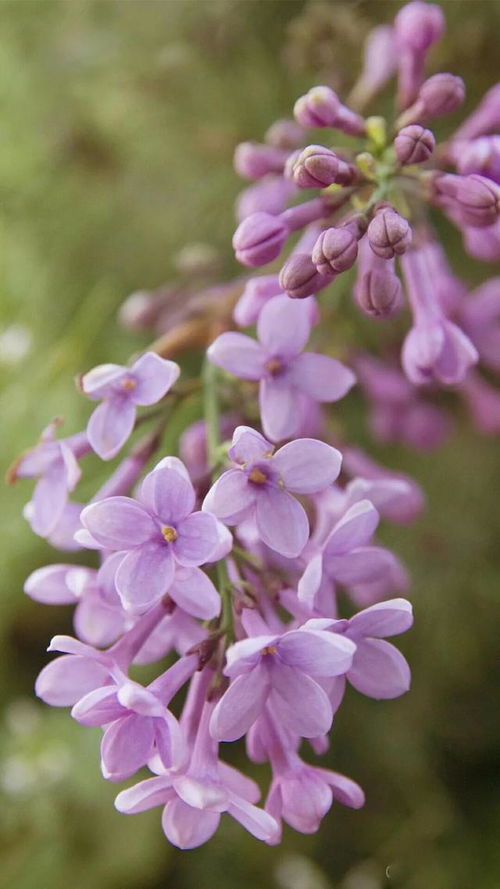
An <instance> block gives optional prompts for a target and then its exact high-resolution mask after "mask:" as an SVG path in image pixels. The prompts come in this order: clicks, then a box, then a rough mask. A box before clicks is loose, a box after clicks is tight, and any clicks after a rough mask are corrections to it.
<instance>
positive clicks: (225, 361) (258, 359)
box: [207, 332, 266, 380]
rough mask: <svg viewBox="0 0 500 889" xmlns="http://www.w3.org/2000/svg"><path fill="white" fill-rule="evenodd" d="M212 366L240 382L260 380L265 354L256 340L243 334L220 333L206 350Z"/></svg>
mask: <svg viewBox="0 0 500 889" xmlns="http://www.w3.org/2000/svg"><path fill="white" fill-rule="evenodd" d="M207 358H208V359H209V361H211V362H212V364H216V365H217V366H218V367H222V368H223V369H224V370H227V371H229V373H232V374H234V375H235V376H236V377H240V379H242V380H260V378H261V377H262V375H263V373H264V365H265V362H266V353H265V351H264V349H263V348H262V346H261V345H260V343H258V342H257V340H254V339H252V337H250V336H246V335H245V334H244V333H231V332H229V333H221V335H220V336H218V337H217V339H216V340H215V341H214V342H213V343H212V345H211V346H209V348H208V349H207Z"/></svg>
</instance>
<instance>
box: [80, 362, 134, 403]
mask: <svg viewBox="0 0 500 889" xmlns="http://www.w3.org/2000/svg"><path fill="white" fill-rule="evenodd" d="M126 373H127V368H126V367H122V365H120V364H99V365H98V366H97V367H93V368H92V370H89V372H88V373H86V374H84V375H83V377H82V378H81V380H80V385H81V387H82V389H83V391H84V393H85V395H87V396H88V397H89V398H91V399H92V400H93V401H100V399H101V398H107V396H108V395H111V394H112V393H113V392H115V391H116V385H117V383H119V381H120V379H121V378H122V377H124V376H125V375H126Z"/></svg>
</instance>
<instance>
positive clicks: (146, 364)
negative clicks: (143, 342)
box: [130, 352, 181, 405]
mask: <svg viewBox="0 0 500 889" xmlns="http://www.w3.org/2000/svg"><path fill="white" fill-rule="evenodd" d="M130 370H131V373H132V375H133V378H134V381H135V384H136V385H135V388H134V389H132V391H131V393H130V394H131V399H132V401H134V402H135V403H136V404H141V405H146V404H155V402H157V401H159V400H160V398H163V396H164V395H165V394H166V393H167V392H168V390H169V389H171V387H172V386H173V385H174V383H175V382H176V381H177V379H178V378H179V374H180V372H181V371H180V367H179V365H178V364H176V363H175V361H168V360H167V359H166V358H160V356H159V355H157V354H156V352H146V354H145V355H141V357H140V358H138V359H137V361H136V362H135V363H134V364H133V365H132V367H131V369H130Z"/></svg>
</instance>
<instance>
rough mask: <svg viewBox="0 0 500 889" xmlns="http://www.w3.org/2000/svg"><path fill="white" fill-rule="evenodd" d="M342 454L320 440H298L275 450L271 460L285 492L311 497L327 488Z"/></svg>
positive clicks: (335, 472)
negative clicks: (283, 484)
mask: <svg viewBox="0 0 500 889" xmlns="http://www.w3.org/2000/svg"><path fill="white" fill-rule="evenodd" d="M341 464H342V454H341V453H340V451H337V449H336V448H332V447H331V446H330V445H328V444H326V443H325V442H324V441H316V439H314V438H301V439H299V440H298V441H290V442H289V443H288V444H286V445H283V447H282V448H280V449H279V450H278V451H276V453H275V455H274V457H273V458H272V465H273V468H276V469H277V470H278V472H279V474H280V475H281V478H282V479H283V481H284V483H285V486H286V487H287V489H288V490H289V491H294V492H296V493H297V494H314V493H316V492H318V491H322V490H324V489H325V488H327V487H328V486H329V485H331V484H332V483H333V482H334V481H335V479H336V478H338V475H339V472H340V467H341Z"/></svg>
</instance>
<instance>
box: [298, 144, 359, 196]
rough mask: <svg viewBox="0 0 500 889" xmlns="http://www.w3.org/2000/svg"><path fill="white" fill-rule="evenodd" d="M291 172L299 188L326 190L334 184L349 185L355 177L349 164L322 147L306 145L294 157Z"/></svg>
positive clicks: (353, 170)
mask: <svg viewBox="0 0 500 889" xmlns="http://www.w3.org/2000/svg"><path fill="white" fill-rule="evenodd" d="M291 172H292V178H293V181H294V182H295V184H296V185H298V186H299V188H326V187H327V186H328V185H332V184H333V183H334V182H336V183H338V184H339V185H350V184H351V183H352V181H353V179H354V177H355V175H356V171H355V169H354V167H353V166H352V165H351V164H348V163H346V162H345V161H343V160H342V159H341V158H339V157H338V155H336V154H335V153H334V152H333V151H330V149H329V148H325V147H324V146H323V145H308V146H307V148H304V150H303V151H301V152H300V154H299V155H298V156H296V155H294V160H293V166H292V171H291Z"/></svg>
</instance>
